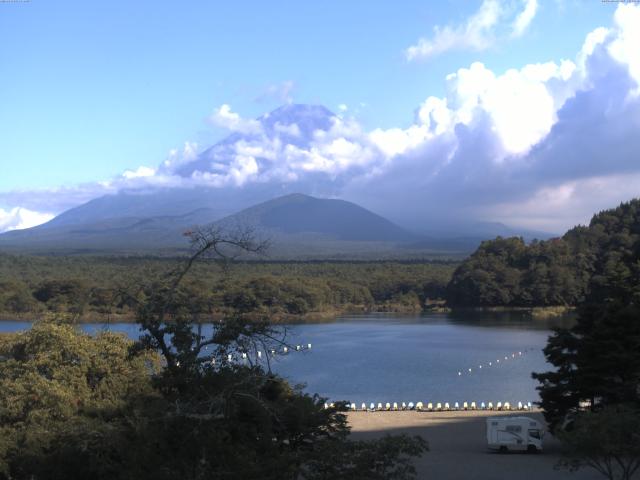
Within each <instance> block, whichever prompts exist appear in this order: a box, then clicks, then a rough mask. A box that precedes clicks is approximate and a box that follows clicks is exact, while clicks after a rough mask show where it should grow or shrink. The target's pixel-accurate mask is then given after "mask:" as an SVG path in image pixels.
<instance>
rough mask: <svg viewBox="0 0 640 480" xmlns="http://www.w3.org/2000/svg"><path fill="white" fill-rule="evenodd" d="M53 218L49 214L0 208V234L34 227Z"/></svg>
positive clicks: (23, 209) (19, 208)
mask: <svg viewBox="0 0 640 480" xmlns="http://www.w3.org/2000/svg"><path fill="white" fill-rule="evenodd" d="M53 217H54V215H52V214H50V213H42V212H34V211H32V210H28V209H26V208H22V207H14V208H12V209H10V210H4V209H2V208H0V232H7V231H10V230H20V229H23V228H30V227H35V226H36V225H40V224H42V223H45V222H48V221H49V220H51V219H52V218H53Z"/></svg>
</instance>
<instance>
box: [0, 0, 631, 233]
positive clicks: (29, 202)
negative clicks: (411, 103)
mask: <svg viewBox="0 0 640 480" xmlns="http://www.w3.org/2000/svg"><path fill="white" fill-rule="evenodd" d="M487 5H489V6H487ZM491 5H494V6H493V7H491V8H498V7H496V6H495V5H498V4H497V2H493V3H492V2H485V3H484V4H483V8H485V9H489V10H490V6H491ZM518 5H520V4H518ZM523 5H524V3H523ZM526 5H527V6H525V7H524V10H523V11H522V12H521V13H520V16H522V15H524V11H525V10H526V9H527V8H533V7H528V5H529V4H528V3H527V4H526ZM639 12H640V7H637V6H629V5H621V6H619V7H618V9H617V10H616V13H615V15H614V19H613V24H612V25H611V27H610V28H599V29H596V30H594V31H593V32H591V33H590V34H588V35H587V36H586V39H585V42H584V44H583V46H582V49H581V50H580V52H578V53H577V55H576V58H575V59H574V60H557V61H550V62H545V63H538V64H529V65H524V66H522V67H520V68H513V69H509V70H506V71H504V72H494V71H492V70H490V69H489V68H487V67H486V66H485V65H483V64H482V63H479V62H475V63H473V64H471V65H469V66H468V67H466V68H460V69H458V70H457V71H455V72H453V73H451V74H450V75H448V76H447V77H446V87H447V88H446V92H447V93H446V95H444V96H443V97H441V98H440V97H434V96H429V97H427V98H426V99H425V100H424V102H422V103H421V104H420V105H419V106H418V108H417V110H416V112H415V119H414V122H413V124H412V125H410V126H408V127H407V128H388V129H381V128H377V129H373V130H371V131H367V130H365V129H364V128H363V127H362V125H360V123H359V122H358V121H356V120H355V119H354V118H351V117H348V116H346V115H344V116H334V117H329V118H328V119H327V118H325V117H323V114H318V111H317V110H313V109H310V110H307V111H304V112H302V115H301V116H300V115H299V114H300V112H299V111H298V110H296V108H298V107H299V106H287V107H285V108H288V109H289V110H287V111H286V112H284V113H282V112H281V114H282V117H280V118H279V119H274V117H272V116H269V115H265V116H264V117H261V118H260V119H258V120H254V119H246V118H243V117H242V116H241V115H239V114H238V113H235V112H233V111H232V110H231V108H230V107H229V106H228V105H222V106H221V107H219V108H218V109H216V111H215V113H214V116H213V117H214V118H213V119H212V121H214V122H215V123H216V124H217V125H221V126H224V127H225V128H228V129H229V130H232V131H234V132H238V133H242V134H243V135H233V136H230V137H229V138H228V139H226V140H225V141H223V142H221V143H220V144H218V145H217V146H216V147H214V148H212V149H207V150H204V151H203V150H201V149H199V147H198V146H197V145H195V144H191V143H187V144H185V146H184V148H183V149H182V150H181V151H177V150H176V151H172V152H170V155H169V157H168V158H167V160H166V161H165V162H164V163H163V164H161V165H160V167H159V168H158V169H157V170H156V171H154V170H153V169H150V168H148V167H140V168H139V169H137V170H134V171H128V172H125V174H123V175H121V176H119V177H117V178H114V179H111V180H109V181H107V182H103V183H102V184H96V185H93V186H80V187H78V192H73V191H71V190H64V191H63V195H66V196H70V195H75V196H74V197H73V198H74V199H81V198H86V197H87V196H88V195H89V192H91V188H93V194H94V196H98V195H100V194H103V193H113V192H116V191H121V190H126V191H131V190H136V189H145V188H146V189H152V188H157V187H169V186H170V187H199V186H206V187H215V188H218V189H224V190H221V191H223V192H225V198H228V199H229V202H233V198H234V195H235V194H236V192H247V191H249V189H251V188H255V190H256V191H260V192H261V195H263V196H265V197H267V196H269V195H272V196H275V195H278V194H280V193H281V192H283V191H284V190H286V189H289V190H290V191H302V192H307V193H315V194H317V195H321V196H322V195H324V196H340V197H343V198H348V199H352V200H355V201H359V202H360V203H362V204H364V205H366V206H368V207H370V208H373V209H374V210H377V211H379V212H380V213H383V214H386V215H389V216H395V217H396V218H397V217H398V212H404V213H406V217H405V219H406V220H407V221H408V222H409V221H410V222H412V224H416V223H419V220H424V221H425V224H427V220H429V219H433V218H437V217H438V216H440V219H441V220H442V219H445V220H449V219H450V218H484V219H491V218H494V219H496V220H503V221H506V220H508V222H507V223H520V224H523V225H524V224H525V223H526V224H527V225H528V226H531V227H536V228H540V229H545V227H544V225H545V224H546V225H549V226H550V228H553V229H554V230H556V231H558V230H560V228H559V226H560V225H562V226H564V227H566V226H570V225H571V223H573V222H574V221H575V220H576V219H577V218H579V219H582V216H583V215H584V212H585V211H586V210H587V209H588V210H589V212H592V211H593V209H594V208H598V209H599V208H604V207H606V206H608V204H607V202H610V201H613V200H615V202H617V201H619V200H618V199H623V198H625V196H626V197H629V196H631V195H633V192H634V191H640V190H638V184H637V182H636V180H634V182H636V183H633V185H632V187H633V188H631V187H630V188H624V189H621V188H618V189H616V188H615V187H614V181H621V179H631V178H633V179H636V178H640V164H639V163H638V161H637V152H638V151H640V136H639V135H638V132H639V131H640V99H639V98H636V97H634V96H633V95H631V93H632V92H633V90H634V89H637V88H638V78H639V77H638V76H639V75H640V73H639V72H638V68H640V66H638V61H639V60H638V58H640V57H638V56H637V55H634V52H635V51H636V50H637V45H638V41H637V33H636V32H638V31H640V13H639ZM483 15H484V16H483V18H485V20H483V21H481V20H477V21H476V23H478V24H481V25H487V24H491V22H490V21H488V20H487V18H489V17H490V15H489V13H487V12H485V13H484V14H483ZM496 15H497V14H496ZM505 15H506V14H505ZM501 18H502V17H501ZM505 18H507V17H505ZM514 21H515V20H514ZM483 22H484V23H483ZM522 22H524V20H522ZM468 23H470V22H468ZM476 23H474V24H473V25H476ZM466 28H472V27H468V25H465V27H464V29H466ZM473 28H474V29H476V31H478V28H479V27H477V26H474V27H473ZM464 29H463V30H464ZM452 31H453V30H452ZM320 111H321V112H322V110H320ZM292 112H293V113H292ZM296 112H298V113H296ZM318 115H319V116H318ZM318 125H320V126H318ZM185 166H186V167H190V168H187V169H184V167H185ZM598 182H600V183H598ZM598 185H605V186H606V188H604V187H603V188H600V187H598ZM252 186H253V187H252ZM238 187H242V188H238ZM607 188H611V189H612V190H615V192H616V195H614V196H611V195H609V194H607V193H606V189H607ZM634 189H635V190H634ZM589 191H591V192H592V197H590V196H589V193H588V192H589ZM618 194H619V195H618ZM238 195H240V193H238ZM53 196H54V197H55V195H53ZM8 197H11V199H12V201H11V202H9V200H8ZM0 201H3V204H5V205H20V206H22V207H24V208H29V209H32V210H34V211H41V210H44V209H43V208H41V206H42V205H49V203H47V202H49V201H50V198H48V196H47V195H44V194H42V195H40V196H38V195H37V194H36V195H34V194H33V192H31V193H29V192H22V193H21V194H20V195H18V194H13V195H8V194H0ZM38 202H40V203H38ZM581 202H582V204H584V205H588V208H587V207H585V208H580V207H579V205H580V204H581ZM47 208H48V207H47ZM518 211H520V212H522V219H521V221H520V222H518ZM556 227H558V228H556Z"/></svg>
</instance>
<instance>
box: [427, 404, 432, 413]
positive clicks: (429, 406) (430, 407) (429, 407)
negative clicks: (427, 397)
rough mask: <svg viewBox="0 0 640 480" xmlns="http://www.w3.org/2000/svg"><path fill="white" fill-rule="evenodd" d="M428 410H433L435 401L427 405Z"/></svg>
mask: <svg viewBox="0 0 640 480" xmlns="http://www.w3.org/2000/svg"><path fill="white" fill-rule="evenodd" d="M427 410H429V411H430V412H433V403H431V402H429V404H428V405H427Z"/></svg>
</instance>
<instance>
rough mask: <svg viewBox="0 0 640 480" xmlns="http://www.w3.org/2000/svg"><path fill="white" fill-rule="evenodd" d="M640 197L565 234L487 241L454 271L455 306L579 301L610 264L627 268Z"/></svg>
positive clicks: (452, 297)
mask: <svg viewBox="0 0 640 480" xmlns="http://www.w3.org/2000/svg"><path fill="white" fill-rule="evenodd" d="M639 209H640V201H638V200H633V201H631V202H628V203H624V204H622V205H620V206H619V207H618V208H616V209H613V210H607V211H604V212H601V213H599V214H597V215H595V216H594V217H593V218H592V220H591V222H590V224H589V226H587V227H585V226H578V227H575V228H573V229H571V230H569V231H568V232H567V233H566V234H564V235H563V236H562V237H561V238H554V239H551V240H547V241H533V242H531V243H530V244H528V245H527V244H526V243H525V242H524V241H523V239H522V238H500V237H499V238H497V239H495V240H491V241H485V242H483V243H482V244H481V245H480V247H479V248H478V249H477V250H476V252H475V253H473V255H471V256H470V257H469V258H468V259H467V260H465V261H464V262H463V263H462V264H461V265H460V266H459V267H458V268H457V269H456V271H455V272H454V274H453V277H452V279H451V282H450V283H449V285H448V287H447V300H448V303H449V304H451V305H455V306H514V307H532V306H555V305H567V306H575V305H578V304H580V303H581V302H582V301H583V300H584V299H585V297H586V295H587V294H588V292H589V289H590V288H591V286H592V285H593V284H594V283H592V280H593V281H594V282H595V284H597V283H598V281H599V280H598V278H594V276H602V272H603V268H604V269H614V270H615V269H616V268H622V267H621V265H622V263H621V262H620V260H621V258H622V257H621V256H623V255H626V254H627V253H626V252H628V251H629V249H632V248H635V247H633V245H634V242H635V236H636V235H637V234H638V231H639V228H640V224H639V223H638V217H637V212H638V210H639Z"/></svg>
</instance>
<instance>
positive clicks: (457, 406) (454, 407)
mask: <svg viewBox="0 0 640 480" xmlns="http://www.w3.org/2000/svg"><path fill="white" fill-rule="evenodd" d="M453 409H454V410H460V404H459V403H458V402H456V403H454V404H453Z"/></svg>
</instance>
